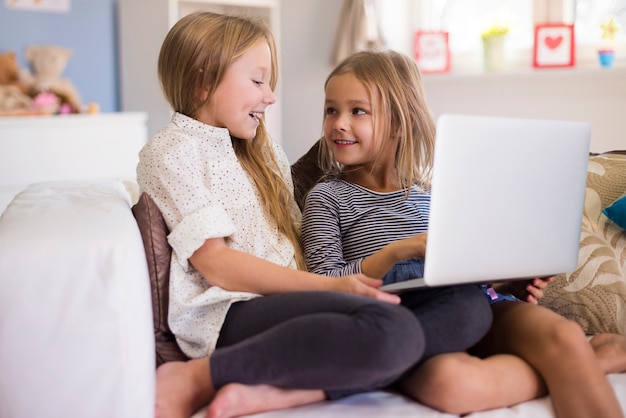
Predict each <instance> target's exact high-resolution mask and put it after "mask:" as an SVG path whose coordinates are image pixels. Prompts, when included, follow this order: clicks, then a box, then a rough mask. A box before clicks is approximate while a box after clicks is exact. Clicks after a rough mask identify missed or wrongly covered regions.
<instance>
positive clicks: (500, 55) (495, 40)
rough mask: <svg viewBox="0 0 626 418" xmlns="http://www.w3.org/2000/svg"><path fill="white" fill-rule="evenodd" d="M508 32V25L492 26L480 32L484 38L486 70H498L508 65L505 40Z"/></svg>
mask: <svg viewBox="0 0 626 418" xmlns="http://www.w3.org/2000/svg"><path fill="white" fill-rule="evenodd" d="M507 33H509V28H508V27H506V26H492V27H490V28H489V29H487V30H486V31H484V32H483V33H481V34H480V37H481V38H482V40H483V53H484V60H485V70H487V71H497V70H501V69H503V68H505V67H506V59H505V53H504V49H505V48H504V46H505V45H504V41H505V39H506V35H507Z"/></svg>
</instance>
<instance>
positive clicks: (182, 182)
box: [137, 135, 235, 271]
mask: <svg viewBox="0 0 626 418" xmlns="http://www.w3.org/2000/svg"><path fill="white" fill-rule="evenodd" d="M204 158H206V156H204ZM204 158H203V155H202V153H201V152H200V150H199V148H198V146H197V143H196V142H195V141H194V140H193V139H192V138H191V137H186V136H184V135H177V136H170V137H168V138H165V140H162V141H155V142H154V143H153V144H151V145H150V146H147V147H146V148H144V150H142V152H141V153H140V162H139V165H138V166H137V179H138V181H139V183H140V185H141V186H142V188H143V189H144V190H145V191H146V192H147V193H148V194H150V195H151V197H152V198H153V199H154V200H155V203H156V204H157V205H158V206H159V209H160V210H161V212H162V214H163V217H164V219H165V221H166V223H167V225H168V227H169V228H170V235H169V236H168V241H169V243H170V245H171V246H172V249H173V251H175V252H176V254H177V258H178V260H179V262H180V263H181V265H182V267H183V268H184V269H185V271H187V270H188V269H189V265H188V259H189V257H191V255H193V253H194V252H195V251H196V250H197V249H198V248H200V247H201V246H202V244H204V242H205V240H206V239H208V238H216V237H227V236H230V235H232V234H233V233H234V232H235V225H234V223H233V222H232V220H231V219H230V217H229V216H228V214H227V212H226V210H225V209H224V208H223V206H222V205H221V204H220V202H219V201H217V200H216V195H215V193H214V191H213V188H214V185H213V184H212V178H211V176H210V174H209V173H208V172H207V168H206V161H205V160H204Z"/></svg>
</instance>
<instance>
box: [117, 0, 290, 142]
mask: <svg viewBox="0 0 626 418" xmlns="http://www.w3.org/2000/svg"><path fill="white" fill-rule="evenodd" d="M279 1H280V0H119V1H118V18H119V42H120V47H119V49H120V78H121V80H120V84H121V90H122V91H121V100H122V109H123V110H124V111H143V112H147V113H148V135H149V137H152V136H153V135H154V134H155V133H156V132H157V131H158V130H159V129H161V128H162V127H164V126H165V125H166V124H167V123H168V122H169V120H170V118H171V114H172V110H171V108H170V107H169V105H168V104H167V101H166V100H165V98H164V97H163V94H162V92H161V87H160V84H159V80H158V75H157V60H158V56H159V51H160V49H161V44H162V42H163V39H164V38H165V35H166V34H167V32H168V31H169V29H170V28H171V27H172V26H173V25H174V23H176V22H177V21H178V19H180V18H181V17H182V16H185V15H187V14H189V13H192V12H195V11H201V10H206V11H212V12H217V13H225V14H242V15H252V16H260V17H261V18H263V19H264V20H265V21H266V22H267V23H268V25H269V26H270V27H271V28H272V32H273V33H274V36H275V37H276V42H277V44H278V43H280V27H279V26H280V25H279V22H280V16H279V13H280V7H279V6H280V5H279ZM280 113H281V111H280V98H279V100H278V102H277V103H276V104H274V105H273V106H272V107H271V108H270V109H269V110H268V129H269V131H270V134H271V135H272V137H273V138H274V139H275V140H277V141H280V126H281V125H280V124H281V118H280Z"/></svg>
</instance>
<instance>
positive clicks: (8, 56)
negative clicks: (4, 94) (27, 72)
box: [0, 51, 28, 93]
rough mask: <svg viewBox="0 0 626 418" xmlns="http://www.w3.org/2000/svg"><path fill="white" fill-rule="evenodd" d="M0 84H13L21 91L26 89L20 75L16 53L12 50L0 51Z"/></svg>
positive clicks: (23, 91) (24, 91)
mask: <svg viewBox="0 0 626 418" xmlns="http://www.w3.org/2000/svg"><path fill="white" fill-rule="evenodd" d="M0 86H14V87H17V89H18V90H19V91H21V92H22V93H26V92H27V91H28V86H27V85H26V83H24V82H23V81H22V78H21V75H20V68H19V66H18V62H17V54H15V52H13V51H9V52H4V53H0Z"/></svg>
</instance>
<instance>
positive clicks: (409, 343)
mask: <svg viewBox="0 0 626 418" xmlns="http://www.w3.org/2000/svg"><path fill="white" fill-rule="evenodd" d="M366 310H367V312H366V314H365V315H366V318H365V322H366V323H367V325H368V326H367V329H368V333H367V335H366V336H365V337H366V338H367V342H366V346H365V347H364V349H367V350H369V351H370V352H371V356H372V358H377V362H378V364H379V366H381V365H384V366H383V367H382V369H384V368H385V366H386V367H387V368H388V369H389V371H390V372H391V373H397V372H400V373H401V372H403V371H405V370H407V369H408V368H409V367H411V366H412V365H413V364H415V363H416V362H417V361H419V359H420V358H421V356H422V354H423V353H424V348H425V337H424V330H423V329H422V325H421V323H420V321H419V320H418V319H417V318H416V317H415V315H413V313H412V312H411V311H409V310H408V309H406V308H404V307H403V306H398V305H392V304H388V303H374V304H371V305H369V306H368V307H367V309H366Z"/></svg>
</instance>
